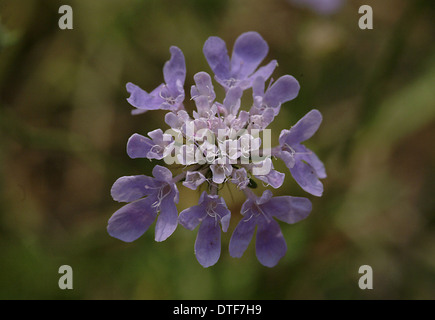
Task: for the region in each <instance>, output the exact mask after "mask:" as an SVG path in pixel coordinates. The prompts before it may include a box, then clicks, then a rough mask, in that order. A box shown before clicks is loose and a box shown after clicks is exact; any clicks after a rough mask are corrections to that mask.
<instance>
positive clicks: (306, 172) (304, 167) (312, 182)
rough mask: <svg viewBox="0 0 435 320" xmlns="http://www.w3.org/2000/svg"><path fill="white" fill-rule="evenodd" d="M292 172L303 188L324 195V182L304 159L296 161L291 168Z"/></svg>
mask: <svg viewBox="0 0 435 320" xmlns="http://www.w3.org/2000/svg"><path fill="white" fill-rule="evenodd" d="M290 172H291V174H292V176H293V178H294V179H295V180H296V182H297V183H298V184H299V185H300V186H301V188H302V189H304V190H305V191H306V192H309V193H311V194H312V195H314V196H317V197H320V196H322V193H323V184H322V183H321V182H320V181H319V179H318V177H317V175H316V173H315V172H314V169H313V168H311V166H310V165H308V164H306V163H305V162H303V161H296V163H295V165H294V166H293V168H290Z"/></svg>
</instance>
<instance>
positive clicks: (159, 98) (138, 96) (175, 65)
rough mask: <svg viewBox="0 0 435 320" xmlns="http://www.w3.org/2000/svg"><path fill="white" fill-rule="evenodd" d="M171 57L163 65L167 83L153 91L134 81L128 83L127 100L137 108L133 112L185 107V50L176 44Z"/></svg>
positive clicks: (175, 109) (172, 48) (174, 109)
mask: <svg viewBox="0 0 435 320" xmlns="http://www.w3.org/2000/svg"><path fill="white" fill-rule="evenodd" d="M170 51H171V59H170V60H169V61H167V62H166V63H165V65H164V67H163V76H164V79H165V83H162V84H161V85H159V86H158V87H157V88H156V89H154V90H153V91H152V92H151V93H147V92H146V91H145V90H142V89H141V88H139V87H138V86H136V85H135V84H133V83H130V82H129V83H127V91H128V92H129V93H130V97H129V98H128V99H127V101H128V102H129V103H130V104H131V105H132V106H133V107H135V108H137V109H136V110H133V111H132V113H133V114H139V113H143V112H146V111H148V110H157V109H163V110H171V111H177V110H179V109H180V108H184V107H183V105H182V104H183V101H184V88H183V86H184V81H185V79H186V63H185V61H184V55H183V52H181V50H180V49H178V48H177V47H175V46H172V47H171V49H170Z"/></svg>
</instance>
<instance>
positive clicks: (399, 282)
mask: <svg viewBox="0 0 435 320" xmlns="http://www.w3.org/2000/svg"><path fill="white" fill-rule="evenodd" d="M63 4H69V5H71V7H72V8H73V13H74V15H73V25H74V29H73V30H60V29H59V27H58V19H59V18H60V16H61V15H60V14H59V13H58V9H59V7H60V5H63ZM363 4H368V5H371V6H372V8H373V12H374V29H373V30H360V29H359V28H358V20H359V18H360V15H359V14H358V8H359V7H360V6H361V5H363ZM434 9H435V8H434V2H433V1H430V0H426V1H424V0H421V1H420V0H416V1H411V0H408V1H407V0H383V1H374V0H361V1H360V0H355V1H354V0H349V1H347V2H345V3H344V5H343V7H342V8H341V9H340V10H339V11H338V12H336V13H334V14H331V15H319V14H318V13H316V12H315V11H312V10H310V9H308V8H300V7H295V6H294V5H292V4H291V3H290V2H289V1H286V0H271V1H261V0H184V1H174V0H160V1H157V0H142V1H141V0H116V1H115V0H104V1H103V0H95V1H79V0H76V1H54V0H53V1H49V0H34V1H33V0H28V1H25V0H3V1H0V50H1V51H0V170H1V171H0V175H1V180H0V298H1V299H434V298H435V233H434V231H435V216H434V212H435V197H434V190H435V148H434V146H433V144H434V143H433V142H434V138H435V90H434V84H435V51H434V49H435V48H434V41H433V39H434V36H435V25H434V22H433V17H434V13H435V10H434ZM250 30H255V31H258V32H259V33H260V34H261V35H262V36H263V37H264V39H265V40H266V41H267V42H268V43H269V46H270V51H269V55H268V57H267V60H266V61H269V60H270V59H277V60H278V62H279V67H278V68H277V69H276V71H275V73H274V78H275V79H276V78H278V77H279V76H281V75H284V74H291V75H293V76H294V77H296V78H297V79H298V81H299V82H300V84H301V91H300V94H299V96H298V98H297V99H295V100H293V101H292V102H289V103H286V104H285V105H283V107H282V109H281V110H282V111H281V114H280V117H279V118H277V120H276V121H275V122H274V123H273V126H272V127H271V128H272V131H273V132H274V134H275V139H276V138H277V136H278V135H279V132H280V131H281V130H282V129H284V128H287V129H288V128H289V127H290V126H291V125H292V124H294V123H295V122H296V121H297V120H298V119H299V118H300V117H301V116H303V115H304V114H305V113H307V112H308V111H309V110H311V109H312V108H316V109H318V110H320V111H321V112H322V114H323V115H324V122H323V124H322V126H321V128H320V130H319V131H318V132H317V133H316V135H315V136H314V137H313V138H311V139H310V141H309V142H308V143H307V146H309V147H310V148H311V149H313V150H315V151H316V153H317V154H318V155H319V157H320V158H321V159H322V160H323V161H324V163H325V166H326V169H327V173H328V178H327V179H325V180H324V186H325V192H324V195H323V197H321V198H316V197H313V196H310V195H309V194H307V193H304V192H303V191H302V190H301V189H300V188H299V187H298V186H297V185H296V183H295V182H294V180H293V179H292V178H291V175H290V174H289V172H288V170H287V169H286V168H285V166H284V165H283V164H282V163H279V162H277V164H276V167H277V169H279V170H281V171H282V172H285V173H286V175H287V177H286V182H285V184H284V186H283V187H282V188H280V189H279V190H276V191H274V193H275V194H276V195H287V194H288V195H294V196H307V197H308V198H310V199H311V200H312V202H313V212H312V214H311V215H310V217H309V218H308V219H307V220H304V221H302V222H300V223H298V224H295V225H286V224H283V223H282V224H281V228H282V230H283V233H284V236H285V238H286V241H287V246H288V251H287V254H286V256H285V257H284V258H283V259H282V260H281V261H280V263H279V264H278V265H277V266H276V267H275V268H272V269H269V268H266V267H263V266H262V265H260V263H259V262H258V261H257V259H256V257H255V252H254V251H255V248H254V245H253V243H251V245H250V246H249V248H248V250H247V251H246V253H245V254H244V256H243V257H242V258H241V259H234V258H231V257H230V256H229V253H228V243H229V239H230V236H231V232H232V230H234V227H235V225H236V222H237V220H238V219H240V214H239V213H238V212H239V211H240V206H241V203H242V201H243V196H242V194H240V193H237V192H234V196H233V198H231V197H230V196H229V192H228V191H226V192H227V193H226V195H225V198H226V201H227V204H228V206H229V207H230V209H231V210H232V214H233V221H232V223H231V225H230V229H229V232H228V233H227V234H224V235H223V237H222V253H221V258H220V260H219V262H218V263H217V264H216V265H215V266H213V267H211V268H208V269H204V268H202V267H201V266H200V265H199V263H198V262H197V261H196V259H195V256H194V253H193V246H194V241H195V237H196V231H194V232H190V231H187V230H185V229H184V228H183V227H181V226H179V228H178V229H177V230H176V231H175V233H174V234H173V235H172V236H171V237H170V238H169V239H168V240H167V241H165V242H163V243H156V242H155V241H154V230H153V229H154V227H153V226H152V227H151V228H150V230H148V231H147V232H146V233H145V234H144V236H142V237H141V238H140V239H138V240H137V241H135V242H134V243H131V244H126V243H122V242H121V241H119V240H117V239H114V238H111V237H110V236H109V235H108V234H107V232H106V225H107V220H108V219H109V218H110V216H111V215H112V213H113V212H115V211H116V210H117V209H118V208H119V207H120V206H121V204H119V203H116V202H115V201H113V200H112V199H111V196H110V187H111V185H112V183H113V182H114V181H115V180H116V179H117V178H118V177H120V176H124V175H134V174H150V173H151V170H152V166H153V165H154V164H156V163H158V162H153V163H151V162H150V161H148V160H145V159H136V160H132V159H130V158H129V157H128V156H127V154H126V152H125V149H126V142H127V139H128V138H129V137H130V136H131V135H132V134H133V133H135V132H137V133H140V134H144V135H145V134H146V133H147V132H149V131H151V130H154V129H156V128H160V127H161V128H163V129H166V128H167V126H166V124H165V123H164V121H163V119H164V114H165V113H164V112H162V111H155V112H148V113H145V114H142V115H138V116H132V115H131V114H130V110H131V109H132V107H131V106H130V105H129V104H128V103H127V101H126V98H127V97H128V94H127V92H126V90H125V84H126V83H127V82H129V81H130V82H133V83H135V84H137V85H139V86H141V87H142V88H144V89H145V90H148V91H149V90H151V89H154V88H155V87H156V86H157V85H158V84H160V83H161V82H162V81H163V76H162V67H163V64H164V62H165V61H166V60H168V59H169V56H170V55H169V47H170V46H171V45H176V46H178V47H179V48H180V49H181V50H182V51H183V52H184V55H185V57H186V64H187V79H186V86H185V89H186V92H189V88H190V86H191V85H192V84H193V75H194V74H195V73H197V72H199V71H207V72H209V73H210V72H211V70H210V69H209V67H208V65H207V62H206V60H205V58H204V57H203V55H202V45H203V43H204V41H205V40H206V39H207V38H208V37H209V36H212V35H216V36H219V37H221V38H223V39H224V40H225V41H226V42H227V45H228V48H229V50H231V48H232V44H233V42H234V40H235V39H236V38H237V36H239V35H240V34H241V33H243V32H246V31H250ZM215 87H216V88H217V87H218V86H217V85H215ZM219 94H220V95H221V94H222V92H221V91H220V92H218V96H219ZM247 95H248V96H249V95H250V93H247ZM188 98H189V96H188ZM188 98H187V99H186V104H187V107H188V108H192V107H193V105H192V102H191V101H189V99H188ZM248 101H249V98H248ZM180 190H182V193H181V197H180V198H181V201H180V204H179V206H178V208H179V210H180V211H181V210H182V209H184V208H186V207H188V206H191V205H195V203H197V200H198V197H199V194H198V193H197V192H192V191H187V190H186V188H180ZM64 264H67V265H70V266H71V267H72V268H73V271H74V289H73V290H65V291H63V290H60V289H59V287H58V279H59V277H60V275H59V274H58V268H59V267H60V266H61V265H64ZM361 265H370V266H371V267H372V268H373V271H374V284H373V286H374V289H373V290H361V289H359V287H358V279H359V277H360V276H361V275H360V274H358V269H359V267H360V266H361Z"/></svg>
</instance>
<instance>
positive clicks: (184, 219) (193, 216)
mask: <svg viewBox="0 0 435 320" xmlns="http://www.w3.org/2000/svg"><path fill="white" fill-rule="evenodd" d="M206 215H207V212H206V209H205V207H204V206H202V205H197V206H193V207H190V208H187V209H185V210H183V211H181V212H180V215H179V216H178V222H179V223H180V224H181V225H182V226H183V227H185V228H186V229H188V230H193V229H195V228H196V227H197V226H198V224H199V223H200V222H201V221H202V220H203V219H204V218H205V216H206Z"/></svg>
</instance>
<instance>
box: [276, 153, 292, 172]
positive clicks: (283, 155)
mask: <svg viewBox="0 0 435 320" xmlns="http://www.w3.org/2000/svg"><path fill="white" fill-rule="evenodd" d="M277 156H278V157H280V158H281V159H282V161H284V163H285V165H286V166H287V168H289V169H291V168H293V167H294V165H295V157H294V155H293V154H291V153H290V152H288V151H281V152H280V153H279V154H278V155H277Z"/></svg>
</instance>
